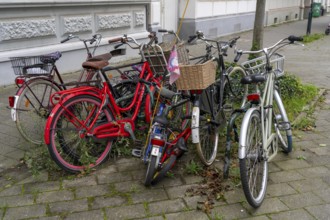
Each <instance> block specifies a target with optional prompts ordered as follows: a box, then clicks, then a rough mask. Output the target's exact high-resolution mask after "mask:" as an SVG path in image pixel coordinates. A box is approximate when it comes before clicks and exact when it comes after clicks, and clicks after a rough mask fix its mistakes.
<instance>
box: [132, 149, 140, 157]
mask: <svg viewBox="0 0 330 220" xmlns="http://www.w3.org/2000/svg"><path fill="white" fill-rule="evenodd" d="M141 155H142V150H141V149H133V150H132V156H133V157H138V158H140V157H141Z"/></svg>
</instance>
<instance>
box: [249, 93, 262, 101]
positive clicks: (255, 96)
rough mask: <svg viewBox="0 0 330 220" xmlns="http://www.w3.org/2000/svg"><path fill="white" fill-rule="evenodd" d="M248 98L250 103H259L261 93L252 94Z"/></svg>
mask: <svg viewBox="0 0 330 220" xmlns="http://www.w3.org/2000/svg"><path fill="white" fill-rule="evenodd" d="M246 98H247V100H249V101H250V102H259V100H260V94H259V93H252V94H249V95H247V97H246Z"/></svg>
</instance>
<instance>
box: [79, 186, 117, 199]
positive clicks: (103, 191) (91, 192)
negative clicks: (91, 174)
mask: <svg viewBox="0 0 330 220" xmlns="http://www.w3.org/2000/svg"><path fill="white" fill-rule="evenodd" d="M110 192H111V191H110V187H109V186H108V185H97V186H85V187H79V188H77V189H76V190H75V194H76V198H78V199H80V198H85V197H94V196H102V195H109V194H110Z"/></svg>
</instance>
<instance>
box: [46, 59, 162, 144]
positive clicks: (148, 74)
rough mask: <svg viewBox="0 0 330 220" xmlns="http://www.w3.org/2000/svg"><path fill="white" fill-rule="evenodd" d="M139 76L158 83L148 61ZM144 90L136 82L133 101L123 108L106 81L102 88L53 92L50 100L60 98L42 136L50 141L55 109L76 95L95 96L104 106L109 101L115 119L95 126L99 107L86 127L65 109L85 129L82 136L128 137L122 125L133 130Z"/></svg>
mask: <svg viewBox="0 0 330 220" xmlns="http://www.w3.org/2000/svg"><path fill="white" fill-rule="evenodd" d="M139 78H140V79H144V80H145V81H148V82H155V83H157V84H158V85H160V82H159V79H155V78H154V76H153V73H152V71H151V69H150V66H149V63H148V62H144V63H143V66H142V70H141V72H140V74H139ZM145 90H146V85H145V84H144V83H142V82H138V84H137V87H136V89H135V94H134V98H133V101H132V102H131V104H130V105H129V106H127V107H124V108H121V107H119V106H118V105H117V103H116V100H115V98H114V97H113V94H112V93H111V90H110V89H109V85H108V84H107V82H103V88H102V89H101V90H100V89H97V88H95V87H91V86H83V87H78V88H73V89H69V90H65V91H60V92H58V93H56V94H54V95H53V96H52V100H53V98H54V97H55V96H56V95H59V96H60V98H59V102H58V104H57V105H56V106H55V108H54V109H53V111H52V112H51V114H50V116H49V119H48V120H47V124H46V128H45V136H44V138H45V142H46V144H49V143H50V132H49V131H50V126H51V122H52V120H53V116H54V113H55V112H56V111H58V110H59V109H60V108H65V107H64V105H63V104H64V103H65V101H66V100H68V99H69V98H72V97H74V96H76V95H92V96H95V97H97V98H99V99H100V100H101V106H105V105H106V103H107V102H108V101H109V102H110V103H109V104H107V105H108V106H109V107H110V109H111V111H112V113H113V115H114V116H115V121H113V122H110V123H107V124H103V125H100V126H97V127H95V123H96V120H97V118H98V117H99V115H100V113H101V111H102V108H100V109H99V110H98V112H97V113H96V115H94V117H95V118H94V119H93V121H92V123H91V124H90V125H89V126H88V127H86V125H85V124H84V123H83V122H81V121H80V120H78V119H77V118H76V117H75V116H74V115H73V114H72V113H71V112H70V110H68V109H65V111H66V113H67V114H66V115H65V116H66V117H67V118H68V120H70V121H71V122H72V123H73V124H74V125H75V126H77V127H84V129H85V130H86V133H85V134H82V136H84V135H91V136H95V137H98V138H115V137H119V136H121V137H122V136H125V137H129V136H130V135H129V133H127V132H126V131H125V129H124V125H125V124H126V123H129V124H130V125H131V128H132V130H133V131H134V129H135V126H134V121H135V120H136V118H137V116H138V113H139V111H140V107H141V104H142V101H143V98H144V92H145ZM148 95H149V94H148ZM133 107H134V108H135V109H134V113H133V115H132V117H131V118H128V119H122V112H126V111H129V110H131V109H132V108H133ZM91 115H93V114H91ZM86 121H87V120H86Z"/></svg>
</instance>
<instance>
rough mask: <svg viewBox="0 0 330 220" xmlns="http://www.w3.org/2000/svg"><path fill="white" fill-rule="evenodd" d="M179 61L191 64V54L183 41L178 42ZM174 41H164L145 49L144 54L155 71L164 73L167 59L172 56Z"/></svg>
mask: <svg viewBox="0 0 330 220" xmlns="http://www.w3.org/2000/svg"><path fill="white" fill-rule="evenodd" d="M176 46H177V52H178V61H179V63H180V64H184V65H186V64H189V55H188V52H187V49H186V47H185V44H184V43H183V42H180V43H177V44H176ZM172 48H173V43H165V42H162V43H160V44H159V45H153V46H148V47H147V48H145V49H144V56H145V57H146V59H147V60H148V62H149V65H150V66H151V69H152V71H153V72H155V73H164V72H165V71H166V70H167V68H166V66H167V61H168V59H169V58H170V55H171V50H172Z"/></svg>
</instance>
